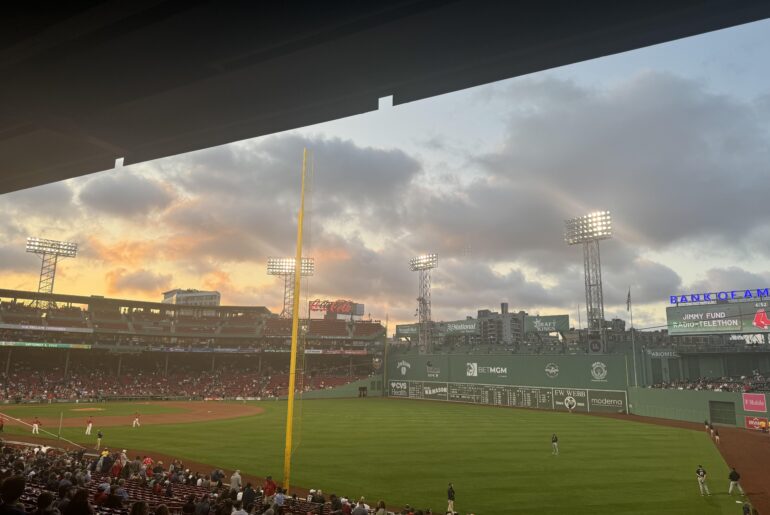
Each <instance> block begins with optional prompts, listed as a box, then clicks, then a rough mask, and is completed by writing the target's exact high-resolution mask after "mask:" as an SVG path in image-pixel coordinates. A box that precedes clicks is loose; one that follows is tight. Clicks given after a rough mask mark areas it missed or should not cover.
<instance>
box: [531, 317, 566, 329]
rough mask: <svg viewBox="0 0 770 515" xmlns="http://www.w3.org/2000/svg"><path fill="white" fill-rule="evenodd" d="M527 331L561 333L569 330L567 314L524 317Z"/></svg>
mask: <svg viewBox="0 0 770 515" xmlns="http://www.w3.org/2000/svg"><path fill="white" fill-rule="evenodd" d="M524 331H525V332H527V333H563V332H566V331H569V315H551V316H542V317H538V316H535V317H531V316H527V317H525V318H524Z"/></svg>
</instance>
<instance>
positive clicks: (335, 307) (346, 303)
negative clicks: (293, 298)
mask: <svg viewBox="0 0 770 515" xmlns="http://www.w3.org/2000/svg"><path fill="white" fill-rule="evenodd" d="M308 306H309V309H310V311H324V312H326V313H334V314H338V315H355V316H362V315H363V314H364V305H363V304H357V303H355V302H353V301H352V300H341V299H340V300H321V299H315V300H311V301H309V302H308Z"/></svg>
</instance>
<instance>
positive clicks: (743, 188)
mask: <svg viewBox="0 0 770 515" xmlns="http://www.w3.org/2000/svg"><path fill="white" fill-rule="evenodd" d="M554 82H555V81H554V80H544V81H537V82H535V81H522V82H518V83H516V85H514V87H513V88H512V91H511V97H512V98H520V97H523V98H526V99H527V100H526V101H525V102H527V103H529V104H531V105H532V106H531V109H522V110H521V111H520V112H518V113H516V114H514V116H513V117H512V119H511V121H510V125H509V134H508V137H507V139H506V142H505V147H504V150H503V151H502V152H501V153H500V154H499V155H495V156H491V157H490V158H489V159H488V160H487V162H488V165H487V169H488V171H489V173H490V175H492V176H494V177H506V178H507V179H508V180H510V181H511V182H513V183H521V182H523V183H527V184H530V185H533V186H536V187H539V189H541V190H542V191H543V192H544V193H545V192H548V191H552V192H553V197H552V198H553V200H555V201H557V202H558V201H559V199H567V202H565V203H566V204H572V205H567V206H566V207H568V208H569V209H571V210H573V212H575V211H578V210H579V209H580V207H581V206H582V207H583V209H584V210H585V211H588V210H592V209H595V208H599V209H610V210H611V211H613V213H614V215H615V217H616V221H617V224H616V226H617V227H618V228H619V229H620V228H624V229H626V230H627V234H626V235H625V238H626V239H627V240H629V241H634V242H635V243H638V244H644V245H649V246H651V247H661V246H665V245H668V244H674V243H681V242H683V241H691V240H695V239H698V238H703V237H713V236H715V235H716V236H718V237H720V238H722V239H724V240H725V241H731V242H734V241H737V240H739V239H740V238H741V237H742V236H743V235H745V234H746V233H747V232H748V231H749V230H751V228H752V227H754V226H757V225H761V224H764V223H766V222H767V221H768V220H769V219H770V204H768V203H767V202H766V201H765V196H766V195H765V189H764V188H758V187H757V185H758V184H760V183H762V182H764V180H765V178H766V177H767V171H768V165H767V163H768V157H769V156H770V154H769V152H768V149H769V147H768V139H767V119H766V118H765V119H763V118H762V117H761V116H760V113H759V112H758V110H757V108H756V106H755V105H753V104H751V103H741V102H738V101H736V100H732V99H730V98H728V97H724V96H718V95H714V94H711V93H708V92H707V91H706V90H705V89H704V88H703V86H702V85H700V84H699V83H697V82H694V81H690V80H685V79H682V78H679V77H675V76H672V75H669V74H664V73H653V72H649V73H644V74H641V75H638V76H637V77H635V78H634V79H632V80H629V81H627V82H625V83H623V84H620V85H618V86H616V87H614V88H612V89H610V90H608V91H605V92H592V91H580V90H579V89H578V88H577V87H576V86H572V87H567V88H565V87H564V86H563V84H558V82H557V85H556V86H554ZM533 90H537V92H535V91H533ZM533 99H534V100H533ZM741 206H751V212H752V216H751V217H750V218H749V219H747V218H744V217H741V216H736V215H735V209H736V208H739V207H741ZM576 214H578V215H579V214H581V212H580V211H578V212H576Z"/></svg>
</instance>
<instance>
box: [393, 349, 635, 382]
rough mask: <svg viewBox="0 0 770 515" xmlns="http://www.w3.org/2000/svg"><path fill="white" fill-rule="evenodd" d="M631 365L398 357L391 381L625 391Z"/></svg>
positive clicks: (584, 359) (589, 359)
mask: <svg viewBox="0 0 770 515" xmlns="http://www.w3.org/2000/svg"><path fill="white" fill-rule="evenodd" d="M626 361H627V360H626V357H625V356H624V355H621V354H618V355H577V356H574V355H561V354H559V355H545V356H539V355H511V356H506V355H478V354H462V355H454V354H433V355H424V356H415V355H411V356H398V355H396V356H392V357H390V358H389V359H388V379H392V380H407V381H437V382H447V383H476V384H492V385H527V386H546V387H559V388H588V389H603V390H625V389H626V385H627V384H628V381H627V380H628V373H629V371H630V369H629V368H628V367H627V365H626Z"/></svg>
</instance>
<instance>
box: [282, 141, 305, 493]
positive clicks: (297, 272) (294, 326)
mask: <svg viewBox="0 0 770 515" xmlns="http://www.w3.org/2000/svg"><path fill="white" fill-rule="evenodd" d="M306 163H307V149H304V150H303V151H302V190H301V194H300V202H299V216H298V218H297V255H296V257H295V259H294V307H293V308H292V319H291V362H290V364H289V405H288V407H287V410H286V447H285V448H284V451H283V488H285V489H286V490H287V491H288V489H289V484H290V480H291V437H292V429H293V425H294V385H295V383H296V378H297V339H298V338H297V337H298V336H299V301H300V284H301V279H302V222H303V220H304V218H305V166H306Z"/></svg>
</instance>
